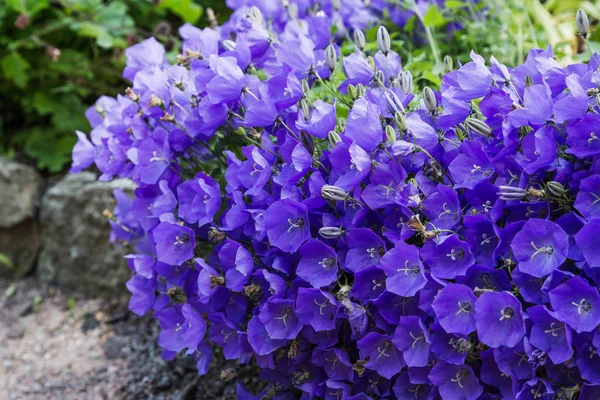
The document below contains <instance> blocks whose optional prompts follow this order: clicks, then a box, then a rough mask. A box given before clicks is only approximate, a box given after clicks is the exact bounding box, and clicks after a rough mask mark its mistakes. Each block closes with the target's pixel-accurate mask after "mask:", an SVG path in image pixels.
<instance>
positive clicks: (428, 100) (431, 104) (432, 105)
mask: <svg viewBox="0 0 600 400" xmlns="http://www.w3.org/2000/svg"><path fill="white" fill-rule="evenodd" d="M423 102H424V103H425V107H427V109H428V110H429V111H431V112H434V111H435V110H436V109H437V106H438V103H437V98H436V97H435V93H433V90H431V88H430V87H429V86H425V87H424V88H423Z"/></svg>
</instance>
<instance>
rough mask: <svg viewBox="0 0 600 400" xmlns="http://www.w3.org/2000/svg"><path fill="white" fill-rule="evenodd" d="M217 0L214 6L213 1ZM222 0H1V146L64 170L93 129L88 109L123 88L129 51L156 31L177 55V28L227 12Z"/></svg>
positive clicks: (2, 149)
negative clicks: (79, 135)
mask: <svg viewBox="0 0 600 400" xmlns="http://www.w3.org/2000/svg"><path fill="white" fill-rule="evenodd" d="M215 6H216V7H215ZM224 6H225V5H224V1H200V0H162V1H155V0H52V1H50V0H0V98H1V99H2V101H0V153H5V154H8V155H9V156H20V157H21V158H22V157H26V158H28V159H30V160H31V161H33V162H35V163H36V164H37V166H38V168H40V169H42V170H46V171H48V172H59V171H62V170H64V169H65V168H66V167H67V166H68V164H69V162H70V157H71V149H72V146H73V144H74V142H75V140H76V137H75V134H74V132H75V130H82V131H89V130H90V126H89V124H88V122H87V120H86V119H85V115H84V113H85V111H86V109H87V108H88V107H89V106H90V105H91V104H93V103H94V102H95V101H96V99H97V98H98V97H100V96H102V95H109V96H114V95H116V94H117V93H119V92H122V91H123V89H124V88H125V87H126V85H127V82H125V81H124V80H123V79H122V78H121V71H122V70H123V67H124V63H125V55H124V50H125V49H126V48H127V47H128V46H130V45H131V44H133V43H136V42H139V41H142V40H144V39H146V38H147V37H149V36H155V37H156V38H157V39H158V40H160V41H161V42H162V43H163V44H164V45H165V47H166V48H167V49H168V50H171V53H173V54H170V56H173V55H174V54H175V53H176V51H177V47H178V43H179V42H178V40H179V39H178V35H177V28H178V27H179V26H180V25H181V24H182V23H184V22H191V23H194V24H196V25H199V26H202V25H205V21H203V19H202V16H203V11H204V9H203V7H213V8H214V9H215V13H216V15H217V17H218V18H220V19H224V18H226V17H227V16H228V12H227V11H225V10H224Z"/></svg>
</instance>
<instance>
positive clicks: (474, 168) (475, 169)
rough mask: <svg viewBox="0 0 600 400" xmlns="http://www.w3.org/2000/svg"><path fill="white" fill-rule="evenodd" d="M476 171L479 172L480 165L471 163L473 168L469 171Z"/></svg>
mask: <svg viewBox="0 0 600 400" xmlns="http://www.w3.org/2000/svg"><path fill="white" fill-rule="evenodd" d="M476 172H481V167H480V166H479V165H476V164H473V169H472V170H471V173H472V174H474V173H476Z"/></svg>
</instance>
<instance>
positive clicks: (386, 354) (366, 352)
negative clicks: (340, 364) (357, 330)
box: [356, 332, 404, 379]
mask: <svg viewBox="0 0 600 400" xmlns="http://www.w3.org/2000/svg"><path fill="white" fill-rule="evenodd" d="M356 345H357V347H358V350H359V353H360V358H361V359H362V360H366V359H367V358H368V359H369V361H368V362H367V363H366V364H365V367H367V368H368V369H371V370H374V371H377V373H379V375H381V376H383V377H384V378H386V379H391V378H392V377H393V376H394V375H396V374H397V373H398V372H400V371H401V370H402V367H403V366H404V362H403V361H402V358H401V356H402V353H401V352H400V350H398V348H397V347H396V345H395V344H394V342H393V341H392V339H391V338H390V337H388V336H386V335H382V334H380V333H375V332H371V333H369V334H368V335H367V336H365V337H364V338H362V339H360V340H359V341H357V342H356Z"/></svg>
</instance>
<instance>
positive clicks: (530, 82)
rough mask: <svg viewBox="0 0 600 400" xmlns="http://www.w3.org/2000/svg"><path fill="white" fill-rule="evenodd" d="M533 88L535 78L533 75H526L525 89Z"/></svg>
mask: <svg viewBox="0 0 600 400" xmlns="http://www.w3.org/2000/svg"><path fill="white" fill-rule="evenodd" d="M530 86H533V78H532V77H531V75H526V76H525V87H530Z"/></svg>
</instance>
